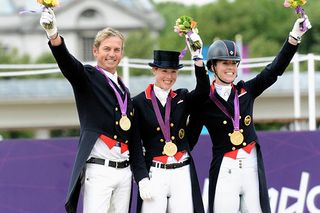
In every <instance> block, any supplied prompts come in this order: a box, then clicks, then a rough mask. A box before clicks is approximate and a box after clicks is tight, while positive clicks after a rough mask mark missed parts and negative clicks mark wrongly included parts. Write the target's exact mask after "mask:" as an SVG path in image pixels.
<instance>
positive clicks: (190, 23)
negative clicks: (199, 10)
mask: <svg viewBox="0 0 320 213" xmlns="http://www.w3.org/2000/svg"><path fill="white" fill-rule="evenodd" d="M174 32H176V33H178V35H179V36H181V37H182V36H186V38H188V40H187V42H190V47H191V48H192V49H193V50H194V51H195V50H198V49H200V48H201V43H200V41H193V40H192V39H191V37H190V36H191V35H192V34H193V33H197V34H198V28H197V22H195V21H194V20H193V18H191V17H190V16H181V17H179V18H178V19H177V20H176V24H175V26H174Z"/></svg>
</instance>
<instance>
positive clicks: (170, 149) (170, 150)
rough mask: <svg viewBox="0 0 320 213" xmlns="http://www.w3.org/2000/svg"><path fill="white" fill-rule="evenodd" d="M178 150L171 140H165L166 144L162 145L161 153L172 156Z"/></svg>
mask: <svg viewBox="0 0 320 213" xmlns="http://www.w3.org/2000/svg"><path fill="white" fill-rule="evenodd" d="M177 151H178V148H177V146H176V145H175V144H174V143H172V142H171V141H169V142H166V144H165V145H164V147H163V153H164V154H165V155H167V156H169V157H172V156H174V155H175V154H176V153H177Z"/></svg>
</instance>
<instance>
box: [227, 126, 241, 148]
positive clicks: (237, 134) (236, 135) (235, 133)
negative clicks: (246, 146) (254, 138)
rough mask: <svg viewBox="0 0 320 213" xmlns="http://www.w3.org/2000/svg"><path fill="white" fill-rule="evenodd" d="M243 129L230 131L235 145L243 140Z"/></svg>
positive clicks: (231, 139)
mask: <svg viewBox="0 0 320 213" xmlns="http://www.w3.org/2000/svg"><path fill="white" fill-rule="evenodd" d="M242 131H243V130H242V129H241V130H233V133H229V137H230V141H231V143H232V144H233V145H235V146H238V145H240V144H241V143H242V142H243V139H244V137H243V134H242Z"/></svg>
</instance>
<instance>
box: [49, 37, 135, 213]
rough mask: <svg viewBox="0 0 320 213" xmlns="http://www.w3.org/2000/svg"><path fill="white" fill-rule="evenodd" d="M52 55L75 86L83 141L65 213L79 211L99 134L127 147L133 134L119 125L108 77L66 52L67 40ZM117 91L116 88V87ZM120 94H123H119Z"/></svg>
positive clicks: (128, 112) (131, 116)
mask: <svg viewBox="0 0 320 213" xmlns="http://www.w3.org/2000/svg"><path fill="white" fill-rule="evenodd" d="M49 46H50V48H51V51H52V53H53V55H54V57H55V59H56V61H57V63H58V66H59V68H60V70H61V72H62V73H63V75H64V76H65V77H66V78H67V79H68V81H69V82H70V84H71V85H72V88H73V92H74V96H75V101H76V106H77V111H78V116H79V120H80V139H79V145H78V150H77V154H76V159H75V163H74V167H73V171H72V175H71V179H70V183H69V188H68V194H67V198H66V204H65V207H66V210H67V212H69V213H75V212H76V211H77V204H78V200H79V194H80V189H81V180H82V178H83V176H84V172H85V171H84V168H85V164H86V160H87V158H88V157H89V155H90V153H91V150H92V148H93V146H94V144H95V142H96V140H97V139H98V137H99V135H100V134H104V135H106V136H108V137H110V138H114V139H116V140H117V141H120V142H123V143H128V141H129V138H130V131H123V130H121V128H120V127H119V125H117V121H119V120H120V118H121V111H120V107H119V104H118V101H117V98H116V95H115V94H114V91H113V89H112V87H111V86H110V85H109V84H108V82H107V80H106V77H105V76H104V75H103V74H102V73H100V72H99V71H97V70H96V68H95V67H93V66H91V65H83V64H82V63H81V62H79V61H78V60H77V59H76V58H74V57H73V56H72V55H71V54H70V53H69V52H68V50H67V48H66V46H65V43H64V40H62V44H61V45H59V46H52V45H51V44H50V42H49ZM115 87H116V88H118V87H117V86H115ZM120 94H122V93H121V92H120ZM127 115H128V118H129V119H130V120H133V119H132V118H133V105H132V102H131V99H130V94H128V107H127Z"/></svg>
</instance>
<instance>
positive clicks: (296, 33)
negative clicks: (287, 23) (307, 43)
mask: <svg viewBox="0 0 320 213" xmlns="http://www.w3.org/2000/svg"><path fill="white" fill-rule="evenodd" d="M303 22H304V23H303ZM301 24H304V25H305V30H304V31H303V30H301V29H300V25H301ZM311 27H312V26H311V23H310V21H309V18H308V16H307V15H304V17H303V18H298V19H297V20H296V22H295V23H294V25H293V28H292V30H291V32H290V34H289V35H290V36H291V37H293V38H294V39H295V40H297V41H298V43H300V41H301V37H302V36H303V34H305V32H307V31H308V30H309V29H311Z"/></svg>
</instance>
